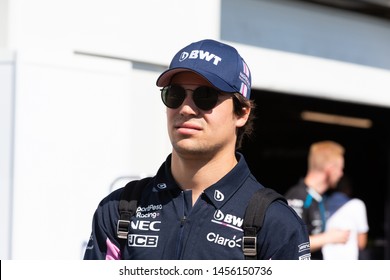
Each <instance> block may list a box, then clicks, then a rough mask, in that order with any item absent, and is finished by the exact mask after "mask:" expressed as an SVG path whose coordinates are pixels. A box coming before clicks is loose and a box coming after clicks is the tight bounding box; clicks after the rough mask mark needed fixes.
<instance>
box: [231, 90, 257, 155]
mask: <svg viewBox="0 0 390 280" xmlns="http://www.w3.org/2000/svg"><path fill="white" fill-rule="evenodd" d="M233 95H234V97H233V106H234V109H233V110H234V113H235V114H236V115H237V116H239V117H241V116H243V115H244V111H243V110H242V109H244V108H249V109H251V112H250V114H249V117H248V120H247V122H246V123H245V125H244V126H242V127H239V128H237V141H236V150H238V149H239V148H241V145H242V141H243V139H244V137H245V136H246V137H250V136H251V135H252V133H253V130H254V119H255V114H254V109H255V107H256V106H255V103H254V102H253V100H250V99H247V98H245V97H244V96H242V95H241V94H240V93H238V92H236V93H234V94H233Z"/></svg>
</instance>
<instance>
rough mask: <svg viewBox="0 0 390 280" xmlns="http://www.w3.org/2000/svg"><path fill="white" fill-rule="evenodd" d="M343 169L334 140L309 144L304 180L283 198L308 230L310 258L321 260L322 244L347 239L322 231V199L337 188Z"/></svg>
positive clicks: (344, 235)
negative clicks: (331, 189) (325, 194)
mask: <svg viewBox="0 0 390 280" xmlns="http://www.w3.org/2000/svg"><path fill="white" fill-rule="evenodd" d="M343 170H344V147H343V146H341V145H340V144H339V143H336V142H334V141H320V142H316V143H313V144H312V145H311V147H310V151H309V156H308V170H307V173H306V176H305V178H304V179H301V180H300V181H299V183H298V184H297V185H296V186H294V187H292V188H291V189H290V190H289V191H288V192H287V193H286V195H285V197H286V198H287V200H288V203H289V205H290V206H291V207H293V208H294V210H295V211H296V212H297V213H298V215H299V216H300V217H301V218H302V219H303V221H304V222H305V223H306V225H307V227H308V231H309V238H310V248H311V252H312V255H311V256H312V259H322V253H321V248H322V247H323V246H324V245H325V244H332V243H345V242H347V240H348V237H349V231H348V230H341V229H331V230H329V231H326V232H325V221H326V210H325V207H324V201H323V196H322V195H323V194H324V193H325V192H326V191H327V190H329V189H330V188H335V187H336V186H337V183H338V182H339V180H340V179H341V177H342V176H343Z"/></svg>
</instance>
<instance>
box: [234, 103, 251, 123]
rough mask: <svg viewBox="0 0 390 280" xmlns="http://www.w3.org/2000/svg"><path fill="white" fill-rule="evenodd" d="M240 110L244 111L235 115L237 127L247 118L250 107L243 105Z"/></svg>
mask: <svg viewBox="0 0 390 280" xmlns="http://www.w3.org/2000/svg"><path fill="white" fill-rule="evenodd" d="M242 111H243V112H244V113H243V114H242V116H237V122H236V125H237V127H243V126H244V125H245V124H246V122H247V121H248V118H249V114H250V113H251V108H249V107H243V108H242Z"/></svg>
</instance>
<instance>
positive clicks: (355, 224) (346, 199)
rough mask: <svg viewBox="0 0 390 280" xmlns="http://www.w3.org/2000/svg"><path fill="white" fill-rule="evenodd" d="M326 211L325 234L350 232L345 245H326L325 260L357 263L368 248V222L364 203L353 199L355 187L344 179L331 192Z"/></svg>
mask: <svg viewBox="0 0 390 280" xmlns="http://www.w3.org/2000/svg"><path fill="white" fill-rule="evenodd" d="M325 208H326V210H327V221H326V231H330V230H332V229H335V228H336V229H337V228H338V229H345V230H349V231H350V235H349V238H348V241H347V242H346V243H345V244H340V243H339V244H326V245H324V246H323V247H322V254H323V257H324V260H358V259H359V252H360V251H362V250H364V249H365V248H366V246H367V238H368V230H369V226H368V221H367V210H366V205H365V203H364V202H363V201H362V200H360V199H358V198H354V197H353V192H352V185H351V182H350V180H349V179H348V177H346V176H344V177H343V178H342V179H341V180H340V182H339V184H338V186H337V188H336V189H334V190H330V191H329V194H328V195H327V197H326V199H325Z"/></svg>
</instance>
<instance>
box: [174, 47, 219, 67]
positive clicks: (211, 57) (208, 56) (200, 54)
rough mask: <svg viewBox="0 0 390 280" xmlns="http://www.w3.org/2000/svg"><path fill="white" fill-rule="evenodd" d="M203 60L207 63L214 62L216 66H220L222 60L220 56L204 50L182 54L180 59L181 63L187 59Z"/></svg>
mask: <svg viewBox="0 0 390 280" xmlns="http://www.w3.org/2000/svg"><path fill="white" fill-rule="evenodd" d="M187 58H188V59H201V60H206V61H212V62H213V64H214V65H218V63H219V62H220V61H221V60H222V58H220V57H219V56H217V55H215V54H212V53H209V52H207V51H204V50H193V51H191V53H188V52H182V53H181V55H180V58H179V61H180V62H182V61H184V60H186V59H187Z"/></svg>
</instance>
